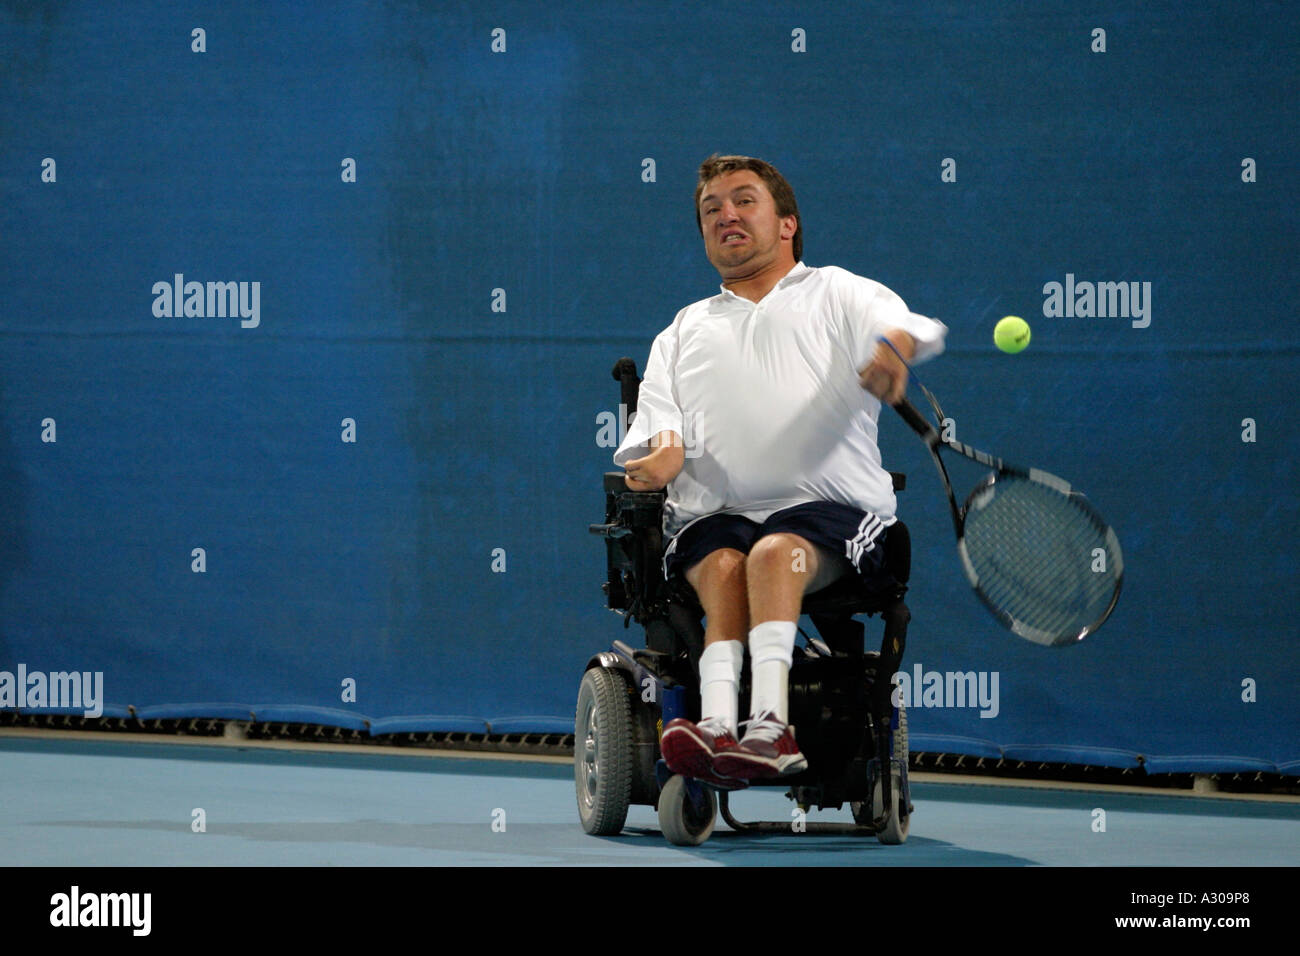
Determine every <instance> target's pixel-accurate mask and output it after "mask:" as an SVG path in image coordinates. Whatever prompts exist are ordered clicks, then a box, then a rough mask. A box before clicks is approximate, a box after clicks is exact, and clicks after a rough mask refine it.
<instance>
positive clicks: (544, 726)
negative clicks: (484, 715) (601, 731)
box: [488, 717, 573, 734]
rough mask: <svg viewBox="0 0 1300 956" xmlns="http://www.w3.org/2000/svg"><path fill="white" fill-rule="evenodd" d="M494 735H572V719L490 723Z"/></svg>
mask: <svg viewBox="0 0 1300 956" xmlns="http://www.w3.org/2000/svg"><path fill="white" fill-rule="evenodd" d="M488 723H490V724H491V725H492V733H494V734H571V733H573V718H572V717H568V718H565V717H509V718H504V719H502V720H490V721H488Z"/></svg>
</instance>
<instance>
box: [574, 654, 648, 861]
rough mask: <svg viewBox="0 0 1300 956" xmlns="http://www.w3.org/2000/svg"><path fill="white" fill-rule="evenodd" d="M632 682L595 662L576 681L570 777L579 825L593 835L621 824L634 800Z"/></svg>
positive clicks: (614, 830) (606, 833)
mask: <svg viewBox="0 0 1300 956" xmlns="http://www.w3.org/2000/svg"><path fill="white" fill-rule="evenodd" d="M631 692H632V691H631V687H630V686H629V684H628V682H627V678H626V677H624V676H623V672H622V671H620V670H612V669H609V668H605V667H593V668H592V669H591V670H589V671H587V673H585V674H583V675H582V683H581V684H580V685H579V686H578V712H577V717H576V719H575V721H574V728H573V779H574V785H575V787H576V789H577V795H578V817H579V818H580V819H581V820H582V828H583V829H584V830H586V831H587V832H588V833H590V834H592V835H593V836H611V835H613V834H615V833H618V832H619V831H621V830H622V829H623V824H624V822H626V820H627V808H628V805H629V804H630V803H631V802H632V772H633V766H634V763H635V760H636V739H635V735H634V733H633V728H632V704H631V700H630V695H631Z"/></svg>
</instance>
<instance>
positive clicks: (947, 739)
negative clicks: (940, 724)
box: [907, 729, 1003, 760]
mask: <svg viewBox="0 0 1300 956" xmlns="http://www.w3.org/2000/svg"><path fill="white" fill-rule="evenodd" d="M907 749H908V751H909V752H910V753H932V754H962V755H964V756H968V757H988V758H990V759H992V760H997V759H999V758H1000V757H1002V755H1003V754H1002V748H1001V747H999V746H998V745H997V744H995V743H993V742H992V741H989V740H980V739H979V738H978V737H956V736H953V735H952V734H918V733H913V732H912V731H911V730H910V729H909V730H908V733H907Z"/></svg>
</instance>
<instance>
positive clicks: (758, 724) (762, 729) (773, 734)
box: [745, 713, 785, 744]
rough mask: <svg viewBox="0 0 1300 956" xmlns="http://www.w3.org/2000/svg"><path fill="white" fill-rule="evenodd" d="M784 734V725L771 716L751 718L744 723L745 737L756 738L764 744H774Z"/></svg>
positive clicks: (764, 715) (768, 714)
mask: <svg viewBox="0 0 1300 956" xmlns="http://www.w3.org/2000/svg"><path fill="white" fill-rule="evenodd" d="M783 733H785V724H784V723H783V722H781V721H779V720H776V719H775V718H774V717H773V715H772V714H770V713H767V714H763V715H762V716H761V717H751V718H750V719H749V720H747V721H745V736H746V737H756V738H758V739H759V740H762V741H765V742H766V743H769V744H770V743H775V742H776V740H777V738H778V737H780V736H781V735H782V734H783Z"/></svg>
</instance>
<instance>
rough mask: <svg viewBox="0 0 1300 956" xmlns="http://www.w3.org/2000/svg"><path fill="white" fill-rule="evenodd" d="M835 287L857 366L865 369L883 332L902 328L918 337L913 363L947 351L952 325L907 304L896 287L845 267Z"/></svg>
mask: <svg viewBox="0 0 1300 956" xmlns="http://www.w3.org/2000/svg"><path fill="white" fill-rule="evenodd" d="M836 273H837V274H836V276H835V291H836V298H837V299H838V301H839V303H840V305H841V307H842V308H843V310H844V321H845V324H846V328H847V331H848V335H849V339H850V348H851V351H852V354H853V361H854V367H855V368H859V369H861V368H862V367H863V366H865V365H866V364H867V363H868V362H870V361H871V357H872V356H873V355H874V354H875V351H876V343H877V341H878V340H879V338H880V336H882V335H884V334H885V333H886V332H889V331H892V330H894V329H901V330H902V331H904V332H906V333H907V334H908V335H910V336H911V337H912V338H913V339H915V340H916V354H915V355H914V356H913V358H912V364H917V363H919V362H924V361H925V360H926V359H931V358H934V357H935V356H936V355H938V354H939V353H941V352H942V351H943V345H944V337H945V336H946V335H947V334H948V327H947V326H946V325H944V324H943V323H942V322H940V321H938V320H937V319H931V318H927V317H926V316H923V315H918V314H917V313H915V312H912V311H910V310H909V309H908V308H907V304H906V303H905V302H904V301H903V300H902V298H901V297H900V296H899V295H898V294H897V293H896V292H893V291H892V290H890V289H888V288H886V287H885V286H883V285H881V284H880V283H879V282H873V281H872V280H870V279H864V278H862V277H861V276H856V275H854V274H853V273H851V272H847V271H845V270H843V269H837V270H836Z"/></svg>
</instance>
